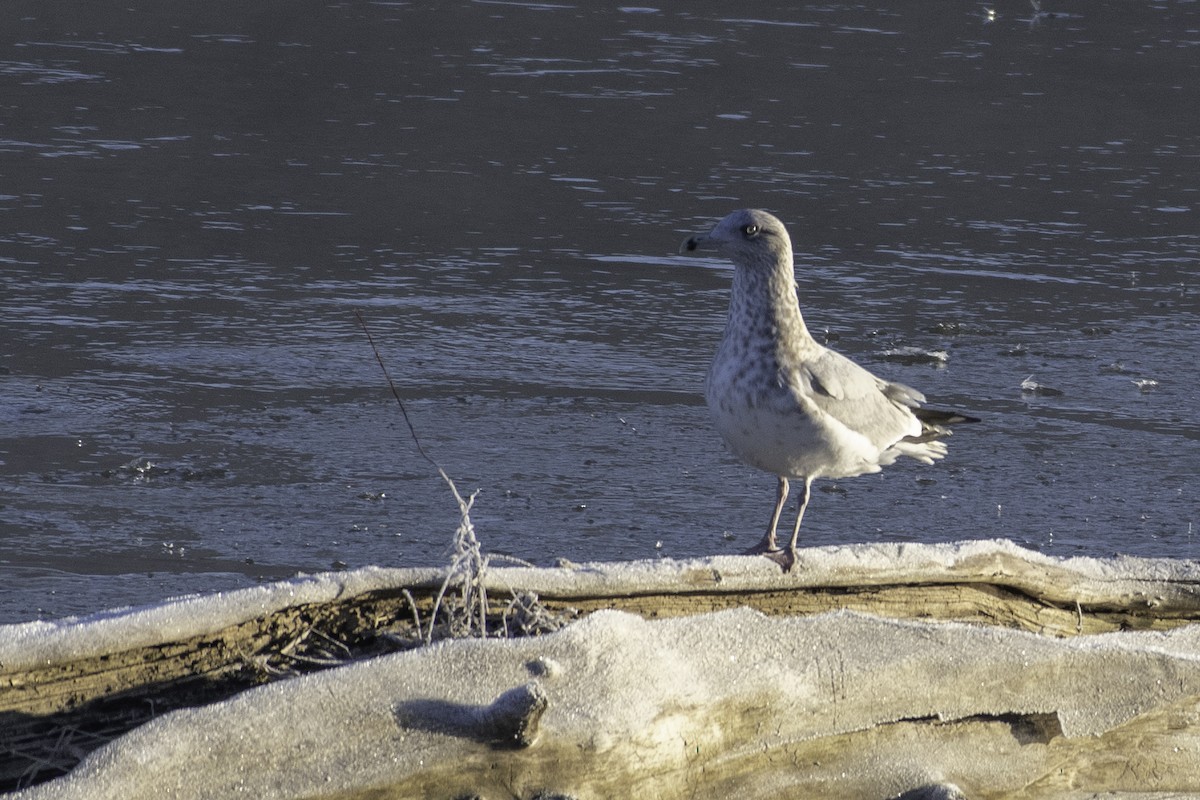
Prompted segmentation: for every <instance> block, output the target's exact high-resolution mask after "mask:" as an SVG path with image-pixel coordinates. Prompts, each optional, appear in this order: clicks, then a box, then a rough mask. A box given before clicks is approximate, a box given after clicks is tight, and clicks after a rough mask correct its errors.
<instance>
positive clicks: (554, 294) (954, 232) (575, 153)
mask: <svg viewBox="0 0 1200 800" xmlns="http://www.w3.org/2000/svg"><path fill="white" fill-rule="evenodd" d="M1052 5H1054V6H1055V7H1054V8H1050V6H1052ZM11 6H12V8H11V9H10V13H9V14H8V15H6V16H8V18H9V22H8V23H7V24H6V26H5V34H4V37H3V39H2V41H0V86H2V88H3V102H2V103H0V220H2V221H3V225H2V227H0V276H2V283H0V621H8V622H11V621H20V620H27V619H34V618H38V617H54V616H61V615H64V614H77V613H85V612H88V611H94V610H98V609H101V608H105V607H110V606H116V605H123V604H130V603H144V602H153V601H155V600H158V599H161V598H163V597H167V596H170V595H175V594H180V593H183V592H189V591H197V590H204V591H211V590H217V589H223V588H230V587H236V586H245V585H251V584H253V583H254V582H256V581H262V580H267V579H274V578H279V577H283V576H288V575H292V574H295V573H297V572H301V571H320V570H327V569H337V568H342V567H346V566H349V567H357V566H362V565H366V564H384V565H427V564H436V563H442V562H443V561H444V560H445V557H446V553H447V547H448V543H449V540H450V535H451V533H452V531H453V529H454V528H455V526H456V524H457V522H458V511H457V508H456V506H455V504H454V502H453V500H452V499H451V497H450V495H449V492H448V490H447V489H446V487H445V486H444V485H443V484H442V483H441V481H440V479H439V478H438V477H437V475H436V474H435V472H434V471H433V469H432V468H431V467H430V466H429V465H428V464H427V463H426V462H424V461H423V460H421V458H420V456H419V455H418V453H417V451H416V450H415V448H414V446H413V444H412V442H411V440H410V438H409V435H408V430H407V428H406V426H405V425H404V421H403V419H402V418H401V416H400V413H399V410H398V408H397V407H396V404H395V402H394V400H393V398H392V397H391V394H390V392H389V391H388V389H387V386H386V383H385V382H384V380H383V378H382V375H381V374H380V370H379V366H378V364H377V363H376V362H375V360H374V356H373V355H372V353H371V349H370V347H369V345H368V344H367V341H366V338H365V336H364V334H363V332H362V330H361V329H360V328H359V327H358V324H357V322H356V320H355V313H354V312H355V311H356V310H358V311H361V312H362V314H363V315H364V317H365V319H366V320H367V321H368V323H369V325H370V328H371V331H372V333H373V335H374V337H375V339H376V341H377V342H378V344H379V346H380V349H381V353H382V356H383V359H384V360H385V362H386V363H387V366H388V368H389V370H390V371H391V374H392V376H393V378H394V380H395V381H396V384H397V386H398V388H399V390H400V392H401V394H402V396H403V397H404V398H405V400H406V403H407V407H408V411H409V414H410V417H411V419H412V422H413V424H414V426H415V427H416V429H417V431H418V433H419V435H420V436H421V439H422V442H423V444H424V446H425V448H426V449H427V450H428V451H429V452H430V453H431V454H433V456H434V457H435V458H436V459H437V460H438V461H439V462H440V463H441V464H443V465H444V467H445V468H446V470H447V471H448V472H449V473H450V475H452V476H453V477H454V479H455V480H456V481H457V482H458V485H459V487H460V488H462V489H463V490H464V491H473V490H475V489H479V490H480V492H479V495H478V497H477V499H476V502H475V507H474V511H473V513H472V518H473V520H474V522H475V525H476V526H477V529H478V533H479V535H480V537H481V538H482V540H483V542H484V545H485V547H486V548H487V549H488V550H490V551H492V552H496V553H506V554H511V555H513V556H516V557H520V558H522V559H527V560H530V561H533V562H535V563H539V564H545V563H552V562H553V561H554V559H555V558H557V557H565V558H569V559H572V560H576V561H579V560H587V559H630V558H645V557H654V556H656V555H664V556H673V557H682V556H694V555H706V554H714V553H732V552H737V551H738V550H741V549H743V548H745V547H747V546H749V545H750V544H752V543H754V542H755V541H756V540H757V538H758V537H759V536H760V535H761V529H762V527H763V526H764V525H765V523H766V519H767V517H768V515H769V512H770V506H771V502H772V500H773V479H772V478H771V477H770V476H767V475H764V474H761V473H756V472H754V471H753V470H751V469H750V468H748V467H745V466H742V465H740V464H738V463H736V462H735V461H734V460H733V459H732V458H731V457H730V456H729V455H728V454H726V453H725V452H724V451H723V449H722V446H721V444H720V442H719V440H718V438H717V436H716V434H715V433H714V432H713V430H712V429H711V427H710V424H709V421H708V417H707V411H706V409H705V407H704V403H703V398H702V396H701V392H702V384H703V378H704V373H705V370H706V368H707V364H708V360H709V358H710V356H711V354H712V351H713V349H714V347H715V344H716V341H717V339H718V337H719V335H720V331H721V327H722V325H723V321H724V312H725V305H726V303H727V299H728V291H729V277H730V273H729V268H728V266H727V265H725V264H722V263H720V262H719V261H715V260H712V261H696V260H694V259H685V258H681V257H678V256H676V255H675V250H676V248H677V246H678V243H679V241H680V240H681V239H682V238H683V237H684V236H685V235H688V234H690V233H695V232H698V231H702V230H706V229H707V228H708V227H709V226H710V225H711V224H712V223H713V222H714V221H715V220H716V219H717V218H719V217H721V216H723V215H724V214H725V213H727V212H728V211H730V210H732V209H734V208H737V207H742V206H759V207H764V208H768V209H770V210H772V211H773V212H775V213H776V214H778V215H779V216H780V217H781V218H782V219H784V221H785V222H787V223H788V225H789V226H790V228H791V230H792V233H793V238H794V240H795V246H796V254H797V272H798V274H799V276H800V281H801V293H802V297H801V303H802V307H803V309H804V311H805V314H806V317H807V319H808V322H809V325H810V327H811V328H812V329H813V330H814V331H817V332H820V333H822V334H824V335H825V336H826V337H827V338H828V340H829V341H830V343H831V344H833V346H835V347H837V348H839V349H841V350H842V351H843V352H846V353H847V354H849V355H851V356H852V357H854V358H856V359H858V360H859V361H861V362H862V363H864V364H866V365H867V366H869V367H870V368H871V369H873V370H875V371H877V372H879V373H881V374H883V375H885V376H887V377H889V378H892V379H896V380H901V381H903V382H906V383H910V384H912V385H914V386H917V387H918V388H921V389H923V390H924V391H925V392H926V394H928V395H929V397H930V400H931V402H932V403H933V404H935V405H938V406H943V407H954V408H962V409H964V410H967V411H968V412H969V413H972V414H975V415H977V416H979V417H981V418H982V419H983V422H982V423H981V424H979V425H975V426H971V427H969V428H966V429H962V430H960V431H959V432H958V434H957V435H956V436H955V437H954V438H953V440H952V441H951V452H950V457H949V458H947V459H946V460H945V461H944V462H941V463H940V464H939V465H937V466H936V467H932V468H929V467H922V466H920V465H913V464H904V465H898V466H896V467H893V468H891V469H889V470H886V471H885V472H883V473H881V474H879V475H874V476H864V477H860V478H857V479H852V480H846V481H838V482H830V481H826V482H822V483H819V484H818V486H819V488H820V490H821V491H818V492H817V493H816V494H815V496H814V500H813V503H812V506H811V507H810V509H809V512H808V514H807V515H806V518H805V528H804V532H803V534H804V538H805V540H806V541H807V542H809V543H814V544H833V543H841V542H859V541H866V542H872V541H894V540H903V541H908V540H916V541H945V540H955V539H964V538H982V537H998V536H1003V537H1009V538H1012V539H1014V540H1016V541H1018V542H1021V543H1024V544H1026V545H1028V546H1031V547H1035V548H1038V549H1041V550H1043V551H1045V552H1049V553H1053V554H1056V555H1073V554H1091V555H1109V554H1112V553H1115V552H1121V553H1133V554H1138V555H1148V556H1169V557H1187V558H1194V557H1200V532H1194V531H1193V527H1194V523H1195V522H1196V521H1197V513H1196V512H1197V495H1196V493H1197V487H1198V485H1200V478H1198V477H1197V475H1198V473H1200V446H1198V441H1197V440H1198V439H1200V402H1198V401H1200V390H1198V389H1197V370H1196V361H1197V358H1198V357H1200V335H1198V317H1200V314H1198V308H1200V304H1198V303H1197V300H1196V297H1197V286H1196V274H1197V267H1198V263H1200V261H1198V260H1200V228H1198V224H1197V222H1198V220H1197V212H1198V211H1200V207H1198V205H1197V201H1198V199H1200V198H1198V196H1197V192H1198V190H1200V118H1198V116H1197V114H1196V112H1195V109H1196V108H1198V107H1200V6H1198V4H1197V3H1195V2H1161V3H1154V2H1150V3H1124V2H1086V3H1084V2H1075V3H1068V2H1060V3H1051V2H1050V0H1047V1H1046V3H1045V5H1044V8H1045V10H1046V11H1047V12H1049V13H1044V14H1041V15H1036V16H1035V15H1034V13H1033V11H1032V10H1031V9H1030V8H1029V7H1027V6H1024V5H1021V4H1020V3H1011V4H1002V5H997V7H996V8H995V16H996V18H995V19H994V21H990V22H989V21H987V19H988V17H987V14H986V11H985V7H984V6H982V5H976V4H973V3H966V2H964V3H900V4H894V3H889V4H876V5H871V4H868V5H859V4H855V5H843V4H838V3H833V4H799V5H797V4H782V3H780V4H770V3H756V4H753V5H752V6H735V5H731V4H728V3H717V2H711V3H710V2H688V3H682V2H681V3H671V4H659V5H653V6H637V7H634V6H624V7H622V6H610V5H601V4H594V3H587V4H572V3H570V2H564V3H537V2H473V3H460V4H455V5H454V7H448V6H447V5H446V4H432V5H427V4H417V3H413V4H409V3H403V2H375V3H366V2H364V3H341V4H324V3H318V2H298V3H293V4H288V5H287V6H280V5H278V4H267V3H211V4H210V3H204V4H195V3H184V2H173V1H172V0H167V1H166V2H157V3H152V4H138V3H133V4H130V3H122V4H114V3H107V2H99V3H87V4H79V5H78V7H77V8H74V9H73V11H72V13H70V14H66V13H64V12H63V11H62V10H61V8H60V7H59V6H55V5H52V4H45V3H35V2H29V1H28V0H27V1H26V2H16V3H13V4H11ZM747 9H749V10H747ZM1194 536H1195V538H1194Z"/></svg>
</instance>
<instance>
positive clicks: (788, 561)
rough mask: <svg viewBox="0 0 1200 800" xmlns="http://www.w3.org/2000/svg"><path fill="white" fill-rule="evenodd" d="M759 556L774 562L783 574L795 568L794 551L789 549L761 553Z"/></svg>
mask: <svg viewBox="0 0 1200 800" xmlns="http://www.w3.org/2000/svg"><path fill="white" fill-rule="evenodd" d="M761 555H763V556H766V557H767V558H769V559H771V560H772V561H774V562H775V563H776V564H778V565H779V566H780V567H781V568H782V569H783V571H784V572H785V573H786V572H791V571H792V568H793V567H795V566H796V551H795V550H793V549H792V548H790V547H789V548H788V549H787V550H780V549H776V550H770V551H763V552H762V553H761Z"/></svg>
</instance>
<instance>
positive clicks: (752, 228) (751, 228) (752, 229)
mask: <svg viewBox="0 0 1200 800" xmlns="http://www.w3.org/2000/svg"><path fill="white" fill-rule="evenodd" d="M742 236H745V237H746V238H747V239H753V238H754V237H755V236H758V226H757V225H743V226H742Z"/></svg>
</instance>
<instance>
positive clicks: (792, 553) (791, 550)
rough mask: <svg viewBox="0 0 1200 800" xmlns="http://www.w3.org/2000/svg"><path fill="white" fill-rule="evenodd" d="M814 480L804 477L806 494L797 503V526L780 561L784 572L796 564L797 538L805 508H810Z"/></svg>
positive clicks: (790, 569)
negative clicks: (809, 501)
mask: <svg viewBox="0 0 1200 800" xmlns="http://www.w3.org/2000/svg"><path fill="white" fill-rule="evenodd" d="M812 482H813V479H812V478H805V479H804V494H802V495H800V500H799V502H798V503H797V509H796V526H795V527H794V528H792V538H791V541H789V542H788V549H787V550H786V551H784V552H783V553H782V556H783V559H782V560H781V561H780V562H779V563H780V565H781V566H783V571H784V572H791V571H792V567H794V566H796V540H797V539H799V538H800V523H801V522H802V521H803V520H804V509H806V508H808V498H809V497H810V496H811V495H812Z"/></svg>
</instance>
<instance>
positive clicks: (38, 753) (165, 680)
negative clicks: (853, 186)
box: [0, 545, 1200, 788]
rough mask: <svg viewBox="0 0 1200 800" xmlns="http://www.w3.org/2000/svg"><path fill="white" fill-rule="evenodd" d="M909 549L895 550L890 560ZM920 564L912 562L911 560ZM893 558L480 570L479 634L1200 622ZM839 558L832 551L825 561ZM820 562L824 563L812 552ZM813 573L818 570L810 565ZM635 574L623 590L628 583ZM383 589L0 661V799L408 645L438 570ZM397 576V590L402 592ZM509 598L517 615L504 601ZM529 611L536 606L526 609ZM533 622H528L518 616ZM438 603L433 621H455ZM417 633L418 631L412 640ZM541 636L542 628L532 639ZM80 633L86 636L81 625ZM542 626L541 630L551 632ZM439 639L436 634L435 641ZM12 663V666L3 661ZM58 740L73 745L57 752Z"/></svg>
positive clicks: (1100, 628)
mask: <svg viewBox="0 0 1200 800" xmlns="http://www.w3.org/2000/svg"><path fill="white" fill-rule="evenodd" d="M904 548H908V552H907V553H904V552H900V551H902V550H904ZM914 553H916V554H917V555H916V556H915V557H914V556H913V554H914ZM923 553H924V551H922V550H921V549H920V548H919V547H918V546H912V545H908V546H904V545H901V546H898V548H897V555H896V557H895V558H894V559H890V560H889V559H884V560H882V561H880V560H879V559H875V560H873V561H870V562H869V563H864V564H862V565H861V566H860V565H859V564H858V562H857V561H856V558H857V556H856V555H854V554H850V555H847V556H846V557H845V558H844V559H843V560H844V562H845V563H843V564H841V565H840V567H839V568H838V569H828V568H825V569H822V570H816V569H807V570H806V569H805V561H804V560H805V558H806V556H805V555H804V554H802V556H801V563H800V569H799V570H798V571H797V573H794V574H792V575H790V576H784V575H781V574H779V573H778V570H775V569H774V568H773V567H769V568H764V567H763V565H762V564H761V563H759V560H756V559H736V558H724V559H712V560H709V561H698V562H686V563H681V564H677V565H665V566H664V565H663V564H661V563H659V564H654V563H646V564H639V565H623V566H622V568H621V569H620V570H610V569H607V568H605V567H604V566H603V565H583V566H576V565H569V566H566V567H563V568H561V569H556V570H534V569H527V568H511V569H492V570H489V572H488V573H487V574H485V576H483V577H484V581H485V584H486V586H487V589H488V592H489V594H490V596H491V598H492V601H493V602H492V606H491V609H490V616H489V626H490V628H491V630H493V631H503V630H505V629H506V628H507V629H508V631H509V633H510V634H512V633H526V632H537V631H539V630H542V629H544V625H545V622H546V620H558V621H559V622H561V621H564V620H568V619H574V618H579V617H583V616H587V615H588V614H591V613H593V612H595V611H597V610H600V609H617V610H622V611H627V612H631V613H635V614H638V615H640V616H642V617H645V618H647V619H659V618H663V619H665V618H672V617H685V616H691V615H696V614H704V613H709V612H713V611H720V610H723V609H730V608H736V607H740V606H747V607H750V608H753V609H756V610H758V611H761V612H763V613H764V614H767V615H772V616H803V615H813V614H818V613H821V612H826V611H831V610H839V609H848V610H854V611H862V612H867V613H870V614H874V615H878V616H882V617H890V618H897V619H926V620H946V621H959V622H971V623H976V624H980V625H989V626H1000V627H1004V628H1012V629H1019V630H1024V631H1030V632H1033V633H1038V634H1043V635H1049V636H1054V637H1073V636H1078V635H1091V634H1098V633H1106V632H1113V631H1125V630H1169V629H1172V628H1176V627H1179V626H1182V625H1186V624H1189V623H1192V622H1194V621H1196V620H1198V619H1200V589H1198V587H1200V580H1196V579H1193V578H1192V577H1191V576H1190V574H1189V575H1187V576H1185V578H1184V579H1181V578H1180V577H1179V576H1178V574H1177V571H1176V572H1171V571H1170V570H1168V569H1166V568H1165V567H1164V566H1163V564H1162V562H1137V561H1132V562H1123V563H1122V564H1121V565H1119V566H1120V569H1116V568H1114V569H1112V570H1111V572H1106V571H1105V570H1106V567H1103V566H1102V567H1100V568H1096V569H1091V568H1089V569H1080V568H1077V567H1076V565H1075V564H1074V562H1064V561H1058V560H1054V559H1047V558H1045V557H1042V556H1038V555H1037V554H1032V553H1027V552H1025V551H1021V550H1019V549H1018V548H1013V547H1011V546H1007V547H998V548H992V549H986V548H983V549H978V550H975V549H971V548H963V552H962V554H961V557H958V558H952V559H946V558H945V557H944V556H938V557H937V558H936V559H934V558H927V557H926V556H925V555H924V554H923ZM840 554H841V551H838V552H835V553H833V556H834V559H833V560H834V561H836V560H837V557H840ZM823 556H825V561H826V562H827V561H829V560H830V559H829V553H828V552H826V553H823ZM822 563H824V562H822ZM631 575H632V577H631ZM394 576H395V578H396V580H395V581H393V582H390V583H389V584H388V585H385V586H380V585H378V584H377V582H376V583H372V584H371V585H370V586H369V587H368V588H366V589H363V590H345V591H338V592H334V593H333V594H332V596H331V597H330V598H329V599H325V600H322V601H320V602H311V601H301V602H297V603H295V604H287V603H284V604H282V605H281V606H279V607H275V608H270V609H268V610H266V611H264V612H263V613H261V614H249V613H247V614H246V615H245V616H244V617H243V618H239V619H237V621H235V622H233V623H232V624H228V625H226V626H224V627H221V628H219V629H216V630H207V631H204V632H203V633H198V634H195V635H190V636H181V637H177V638H173V639H172V638H166V639H164V640H161V641H151V642H148V643H144V644H136V645H135V646H130V647H128V648H124V649H122V648H113V647H109V648H107V649H105V650H103V651H102V652H95V653H91V654H88V655H84V656H81V657H78V658H74V659H67V660H54V659H51V660H50V663H36V664H34V663H30V664H19V665H17V666H15V667H13V666H10V664H7V663H5V664H0V723H3V724H2V725H0V730H2V731H3V733H0V748H3V750H4V752H6V753H8V755H7V756H5V757H2V758H0V787H9V788H11V787H14V786H18V785H24V784H28V783H31V782H37V781H39V780H43V779H45V778H47V777H51V776H53V775H55V774H59V773H61V772H63V771H65V770H67V769H69V768H70V767H71V766H73V765H74V763H76V762H77V761H78V760H79V758H81V757H82V756H83V755H85V754H86V753H87V752H89V751H90V750H91V749H94V748H95V747H96V746H98V745H99V744H102V743H103V742H104V741H107V740H109V739H111V738H112V737H113V736H115V735H118V734H120V733H121V732H123V731H124V730H128V729H131V728H133V727H135V726H136V725H139V724H141V723H143V722H145V721H146V720H148V719H151V718H153V717H155V716H158V715H161V714H162V713H163V712H165V711H168V710H171V709H174V708H179V707H183V706H194V705H201V704H205V703H209V702H213V701H215V700H218V699H221V698H223V697H228V696H230V695H231V694H233V693H236V692H238V691H241V690H242V689H245V688H247V687H249V686H253V685H256V684H260V683H264V682H268V681H272V680H275V679H278V678H280V677H287V676H289V675H294V674H297V673H301V672H308V671H313V670H317V669H321V668H324V667H327V666H332V665H337V664H342V663H346V662H348V661H352V660H355V659H361V658H365V657H369V656H372V655H377V654H379V653H384V652H389V651H394V650H397V649H404V648H408V647H414V646H418V645H419V644H420V643H421V642H422V640H423V637H424V636H425V635H426V633H427V631H428V625H429V624H430V621H431V620H432V619H433V617H434V614H433V612H434V606H435V604H437V603H438V602H439V601H438V598H439V596H440V595H441V593H442V591H443V589H444V587H443V581H444V577H445V576H444V574H443V573H439V572H437V571H430V570H424V571H395V572H394ZM406 579H407V580H406ZM514 596H521V597H522V598H523V602H522V603H512V602H510V601H511V600H512V598H513V597H514ZM534 598H536V601H535V600H534ZM531 603H532V605H533V607H535V609H536V614H535V615H534V616H535V617H536V616H537V615H541V617H542V619H540V620H539V619H534V620H533V621H532V622H531V621H530V619H529V608H530V607H531V605H530V604H531ZM452 607H453V604H452V598H449V599H447V598H443V599H442V600H441V613H440V614H439V620H438V621H441V620H443V619H444V618H445V614H446V613H447V611H448V610H452ZM418 621H419V624H420V626H422V627H421V628H420V629H418ZM539 626H542V627H539ZM83 627H85V628H86V625H84V626H83ZM551 627H553V626H551ZM435 633H437V629H435ZM10 660H11V659H10ZM64 732H66V733H67V734H70V736H68V737H67V738H68V739H70V738H72V737H73V741H71V742H70V746H69V747H66V748H64V747H63V746H62V742H63V739H64Z"/></svg>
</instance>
